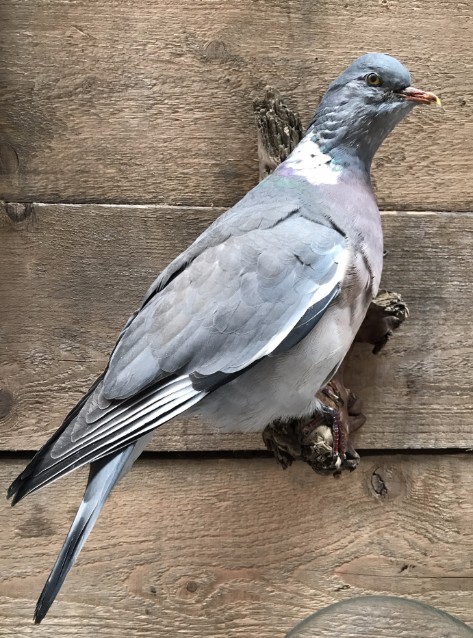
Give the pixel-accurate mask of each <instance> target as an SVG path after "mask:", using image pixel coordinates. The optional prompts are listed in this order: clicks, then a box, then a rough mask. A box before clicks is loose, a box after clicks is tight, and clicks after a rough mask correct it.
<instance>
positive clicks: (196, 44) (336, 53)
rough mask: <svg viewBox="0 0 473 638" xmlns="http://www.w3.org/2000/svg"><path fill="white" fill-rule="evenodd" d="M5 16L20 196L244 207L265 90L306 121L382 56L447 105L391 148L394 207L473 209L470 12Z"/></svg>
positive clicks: (385, 179) (52, 8) (0, 64)
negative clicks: (340, 83) (323, 99)
mask: <svg viewBox="0 0 473 638" xmlns="http://www.w3.org/2000/svg"><path fill="white" fill-rule="evenodd" d="M1 13H2V23H1V40H2V48H1V52H0V56H1V57H0V68H2V71H3V72H2V79H1V85H0V86H1V91H0V127H1V131H2V132H1V137H0V195H2V196H3V198H4V199H6V200H10V201H52V202H57V201H68V202H90V201H92V202H97V201H101V202H128V203H140V202H141V203H144V202H157V203H168V204H200V205H211V204H214V205H229V204H231V203H234V202H235V201H236V200H237V199H238V198H240V197H241V196H242V195H243V194H244V193H245V192H246V191H247V190H248V189H249V188H250V187H251V186H253V185H254V184H255V183H256V182H257V179H258V161H257V153H256V131H255V124H254V118H253V112H252V99H253V98H255V97H261V96H262V94H263V89H264V87H265V85H267V84H271V85H273V86H275V87H277V88H278V89H279V90H280V91H281V93H282V95H283V96H285V97H286V98H287V99H288V100H289V102H290V105H291V106H292V107H293V108H295V109H297V110H298V111H300V112H301V114H302V115H303V118H304V120H305V121H306V122H307V121H308V117H309V115H310V113H311V112H312V111H313V109H314V107H315V105H316V104H317V102H318V100H319V97H320V95H321V94H322V93H323V91H324V90H325V88H326V87H327V85H328V83H329V82H330V81H331V80H332V79H334V77H335V76H336V75H337V74H338V73H339V72H340V71H341V70H342V69H343V68H344V67H345V66H346V65H347V63H349V62H350V61H351V60H353V59H354V58H355V57H357V56H358V55H360V54H361V53H363V52H365V51H373V50H381V51H385V52H387V53H392V54H394V55H396V56H398V57H399V58H400V59H401V60H402V61H403V62H404V63H405V64H407V65H408V66H409V67H410V68H411V70H412V71H413V72H414V79H415V83H416V84H418V85H419V86H421V87H423V88H426V89H429V90H432V91H435V92H438V93H440V95H441V97H442V99H443V103H444V106H445V108H444V110H443V111H441V110H440V109H437V110H435V109H423V110H421V109H418V110H417V112H416V113H415V115H413V116H411V117H410V118H409V120H408V122H406V123H405V124H403V125H402V126H401V127H399V129H398V130H397V131H396V132H395V134H394V135H393V136H392V138H391V139H390V141H389V142H388V143H387V144H386V145H385V146H384V148H383V149H382V151H381V152H380V154H379V157H378V159H377V162H376V169H375V175H376V180H377V184H378V193H379V197H380V201H381V204H382V206H384V207H385V208H389V209H399V208H404V209H408V210H409V209H410V210H429V209H432V210H443V209H445V210H470V209H471V208H472V192H471V187H470V183H471V180H470V177H471V173H472V169H473V134H472V133H473V131H472V121H473V119H472V109H473V62H472V60H471V56H468V55H465V51H468V50H469V47H470V43H471V40H472V38H473V19H472V18H473V6H472V5H471V4H469V3H465V2H461V3H453V2H451V1H449V0H441V1H439V2H436V3H435V6H433V5H432V2H430V0H412V1H410V2H408V3H405V2H404V3H403V2H399V1H398V0H382V1H381V0H366V1H365V2H353V1H351V2H346V0H336V1H334V2H333V1H332V2H327V1H320V2H306V1H302V0H289V1H286V0H284V1H283V0H276V1H272V2H262V1H260V0H259V1H256V2H255V1H254V0H228V1H226V2H224V3H223V2H221V0H204V1H201V2H198V3H196V2H194V1H193V0H185V1H184V2H179V3H175V2H171V1H170V0H157V1H156V2H149V0H133V1H131V0H101V2H100V3H99V4H97V3H90V2H87V1H86V0H77V1H75V2H70V1H66V2H63V1H62V0H51V1H50V2H48V3H46V4H45V3H44V2H43V0H32V1H31V2H28V3H27V4H25V3H24V2H20V1H18V0H3V2H2V3H1ZM459 25H461V28H459Z"/></svg>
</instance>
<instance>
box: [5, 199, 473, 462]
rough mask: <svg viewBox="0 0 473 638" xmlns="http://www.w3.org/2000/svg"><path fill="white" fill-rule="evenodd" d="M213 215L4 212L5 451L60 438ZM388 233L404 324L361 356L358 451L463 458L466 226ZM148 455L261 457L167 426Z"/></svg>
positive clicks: (195, 211)
mask: <svg viewBox="0 0 473 638" xmlns="http://www.w3.org/2000/svg"><path fill="white" fill-rule="evenodd" d="M220 211H221V209H212V208H173V207H165V206H133V207H129V206H104V205H102V206H99V205H82V206H79V205H78V206H74V205H69V206H65V205H37V204H35V205H34V206H33V207H32V210H31V214H30V216H29V217H27V218H26V219H24V220H23V221H20V222H13V221H12V220H11V219H10V217H8V216H7V215H0V220H1V226H0V270H1V272H2V273H3V276H2V278H1V279H0V300H1V301H0V321H1V324H0V325H1V334H0V337H1V342H2V347H1V351H0V388H2V390H1V391H0V449H4V450H9V449H11V450H21V449H34V448H37V447H38V446H39V445H40V444H41V443H42V442H43V441H44V439H45V437H46V436H47V435H49V434H51V433H52V432H53V431H54V430H55V429H56V428H57V426H58V425H59V424H60V422H61V420H62V418H63V417H64V416H65V414H66V413H67V412H68V410H69V409H70V408H71V406H72V405H73V404H74V403H75V402H76V401H77V400H78V399H79V398H80V396H81V394H82V393H83V392H84V390H86V388H87V387H88V384H89V383H90V382H91V381H92V380H93V379H94V377H95V376H96V375H97V374H98V373H99V372H100V371H101V370H102V369H103V367H104V365H105V363H106V358H107V354H108V353H109V352H110V350H111V348H112V346H113V344H114V341H115V339H116V337H117V335H118V333H119V331H120V329H121V327H122V326H123V324H124V322H125V321H126V319H127V317H128V316H129V314H130V313H131V312H132V311H133V310H134V309H135V308H136V306H137V305H138V304H139V301H140V299H141V297H142V295H143V294H144V291H145V289H146V288H147V286H148V285H149V284H150V283H151V281H152V280H153V278H154V277H155V275H156V274H157V273H158V272H159V271H160V269H162V268H163V267H164V266H165V265H166V264H167V263H168V261H169V260H170V259H172V257H174V256H175V255H176V254H178V253H179V252H180V250H182V248H183V247H184V246H186V245H187V244H188V243H189V242H190V241H192V239H193V238H194V237H195V236H196V235H197V234H198V233H199V232H200V231H201V230H203V229H204V228H205V227H206V226H207V225H208V223H209V222H210V221H211V220H212V219H214V218H215V217H216V216H217V215H218V213H219V212H220ZM383 224H384V229H385V237H386V249H387V251H388V253H387V255H386V260H385V275H384V282H383V283H384V285H385V286H386V287H387V288H389V289H394V290H398V291H399V292H402V294H403V296H404V297H405V300H406V302H407V303H408V305H409V308H410V310H411V316H410V318H409V321H408V322H406V324H405V325H404V326H403V327H402V328H401V329H400V330H399V331H398V333H397V334H396V336H395V337H394V338H393V340H392V342H391V343H389V344H388V345H387V347H386V348H385V350H384V351H383V352H381V353H380V354H379V355H378V356H376V357H375V356H372V355H371V354H370V353H369V352H370V348H369V347H368V346H366V347H365V346H361V347H358V348H357V349H356V351H355V354H354V357H353V360H354V364H353V365H352V368H351V370H352V371H351V377H350V375H349V377H348V380H349V383H351V385H352V387H353V388H354V389H355V390H358V391H359V392H360V394H361V396H362V397H363V399H364V412H365V414H366V415H367V417H368V421H367V423H366V425H365V426H364V427H363V428H362V430H361V431H360V433H359V434H358V435H357V436H358V438H357V440H356V446H357V447H359V448H411V447H412V448H422V447H434V448H451V447H471V446H473V429H472V427H471V423H472V418H473V403H472V398H471V397H472V395H471V351H472V348H473V334H472V331H471V307H472V305H473V290H472V286H471V277H472V275H471V272H472V267H471V264H472V263H473V215H469V214H460V215H458V214H440V213H422V214H419V213H387V214H383ZM362 358H364V360H363V361H362ZM360 368H362V369H363V374H359V373H358V372H357V370H359V369H360ZM153 447H154V448H156V449H160V450H185V449H189V450H212V449H227V450H228V449H255V448H256V449H260V448H262V447H263V446H262V442H261V438H260V436H259V435H253V436H250V435H220V434H216V432H215V430H213V429H212V428H210V427H209V426H206V425H204V424H198V423H189V424H183V425H176V424H175V423H173V425H172V427H169V426H165V427H163V428H162V430H161V431H160V432H159V433H158V435H157V438H156V439H155V441H154V443H153Z"/></svg>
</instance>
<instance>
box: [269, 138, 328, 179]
mask: <svg viewBox="0 0 473 638" xmlns="http://www.w3.org/2000/svg"><path fill="white" fill-rule="evenodd" d="M311 137H312V136H311V135H310V134H309V135H307V136H306V137H304V138H303V139H302V140H301V141H300V142H299V144H298V145H297V146H296V148H295V149H294V150H293V151H292V153H291V154H290V155H289V157H288V158H287V159H286V160H285V161H284V162H283V163H282V164H280V165H279V166H278V167H277V169H276V170H275V173H277V174H278V175H288V176H289V175H297V176H299V177H304V178H305V179H306V180H307V181H308V182H310V183H311V184H314V185H318V184H336V183H337V182H338V178H339V175H340V171H339V169H338V167H337V166H335V165H334V163H333V161H332V158H331V157H330V155H326V154H325V153H322V151H321V150H320V146H319V145H318V144H317V142H314V141H313V140H312V139H311Z"/></svg>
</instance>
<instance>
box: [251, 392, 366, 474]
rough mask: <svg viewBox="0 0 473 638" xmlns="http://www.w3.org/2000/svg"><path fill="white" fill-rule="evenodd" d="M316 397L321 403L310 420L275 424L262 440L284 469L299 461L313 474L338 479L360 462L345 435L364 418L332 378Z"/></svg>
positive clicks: (356, 401)
mask: <svg viewBox="0 0 473 638" xmlns="http://www.w3.org/2000/svg"><path fill="white" fill-rule="evenodd" d="M320 394H323V396H324V399H325V400H324V401H323V402H322V403H321V407H320V409H319V410H317V412H316V413H315V414H314V415H313V416H312V417H311V418H308V419H290V420H287V421H275V422H274V423H271V424H270V425H268V426H267V427H266V428H265V430H264V432H263V441H264V443H265V445H266V447H267V448H268V450H270V451H271V452H273V454H274V456H275V458H276V460H277V461H278V462H279V464H280V465H282V467H283V468H284V469H286V468H287V467H289V466H290V465H292V463H293V462H294V461H296V460H301V461H304V462H305V463H307V464H308V465H310V467H311V468H312V469H313V470H314V472H316V473H317V474H324V475H326V474H333V475H335V476H338V475H339V474H341V472H342V471H343V470H354V469H355V468H356V467H357V465H358V463H359V461H360V457H359V455H358V454H357V452H356V450H355V448H354V447H353V445H352V443H351V441H350V438H349V435H350V433H351V432H353V431H354V430H356V429H358V428H359V427H360V426H361V425H362V424H363V423H364V421H365V417H364V415H363V413H362V412H361V402H360V400H359V399H358V398H357V397H356V396H355V395H354V394H353V393H352V392H350V390H348V389H347V388H345V386H343V384H341V383H340V382H339V381H337V380H336V379H332V381H331V382H330V384H328V385H327V386H326V388H324V390H323V391H322V393H320ZM319 398H320V397H319Z"/></svg>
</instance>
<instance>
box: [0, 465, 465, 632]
mask: <svg viewBox="0 0 473 638" xmlns="http://www.w3.org/2000/svg"><path fill="white" fill-rule="evenodd" d="M471 462H472V458H471V456H467V455H457V456H448V455H442V456H438V455H435V456H410V457H402V456H396V457H386V456H381V457H369V458H367V459H365V462H364V463H363V465H362V466H361V467H360V469H359V470H357V471H356V472H354V473H353V474H351V475H344V476H343V477H341V478H340V479H339V480H338V481H336V480H334V479H333V478H331V477H318V476H316V475H315V474H314V473H313V472H311V470H310V469H309V468H308V467H306V466H304V465H302V464H298V465H295V466H294V467H293V468H291V469H290V470H288V471H286V472H283V471H282V470H281V469H280V468H279V467H277V466H276V464H275V463H274V461H272V460H270V459H253V460H251V459H247V460H244V459H238V460H193V461H191V460H181V461H176V460H156V461H154V460H146V461H142V462H138V463H137V464H136V466H135V467H134V468H133V470H132V471H131V472H130V474H129V475H128V476H127V477H125V479H124V480H123V481H122V482H121V483H120V484H119V485H118V486H117V487H116V489H115V490H114V492H113V493H112V495H111V497H110V499H109V501H108V503H107V505H106V506H105V509H104V512H103V514H102V516H101V518H100V519H99V521H98V523H97V526H96V528H95V529H94V531H93V533H92V536H91V537H90V538H89V540H88V542H87V544H86V545H85V547H84V550H83V551H82V554H81V556H80V557H79V561H78V564H77V565H76V566H75V567H74V569H73V570H72V571H71V573H70V574H69V576H68V578H67V580H66V583H65V585H64V587H63V589H62V591H61V593H60V595H59V598H58V600H57V601H56V603H55V604H54V606H53V607H52V608H51V611H50V614H49V616H48V617H47V618H46V620H45V621H44V623H43V624H42V625H41V626H40V627H34V628H33V626H32V625H31V618H32V611H33V608H34V604H35V601H36V597H37V595H38V593H39V591H40V589H41V587H42V585H43V582H44V579H45V578H46V576H47V574H48V573H49V569H50V567H51V565H52V562H53V560H54V558H55V556H56V552H57V551H58V549H59V547H60V545H61V543H62V541H63V538H64V536H65V534H66V532H67V530H68V527H69V523H70V520H71V518H72V516H73V511H74V509H75V506H76V504H77V503H78V501H79V500H80V496H81V492H82V484H81V481H80V480H78V475H77V474H75V475H71V476H69V477H66V478H64V479H63V480H61V481H59V482H58V483H56V484H54V485H52V486H50V487H48V488H47V489H46V490H44V491H41V492H38V493H37V494H34V495H32V496H31V497H29V498H28V499H27V500H26V501H25V502H23V503H21V504H20V505H19V506H18V507H16V508H14V509H13V510H12V509H11V508H10V507H9V506H8V505H7V503H6V502H5V501H3V500H1V501H0V528H1V530H2V534H1V535H0V548H1V549H0V573H1V579H0V634H1V635H2V636H10V635H11V636H15V638H20V637H23V636H30V635H34V636H35V637H37V638H43V637H44V638H46V637H49V638H53V637H54V638H57V637H58V636H61V638H69V637H70V638H72V637H73V636H74V637H75V636H84V637H85V636H87V637H90V636H100V637H107V638H111V637H112V636H113V638H122V637H125V636H126V637H127V638H129V637H130V638H138V637H140V638H143V637H145V636H146V637H148V636H150V637H151V636H152V637H153V638H155V637H159V636H163V637H164V636H166V637H169V638H174V637H175V636H181V635H185V636H192V638H209V637H212V638H228V637H229V636H231V637H232V638H255V637H256V636H258V638H283V636H284V635H285V633H286V632H287V631H288V630H289V628H290V627H292V626H294V625H295V624H296V622H297V621H299V620H301V619H302V618H304V617H305V616H307V615H308V614H309V613H311V612H312V611H316V610H317V609H320V608H321V607H323V606H325V605H328V604H330V603H333V602H335V601H337V600H344V599H348V598H351V597H353V596H357V595H363V594H370V593H386V594H395V595H399V596H405V597H409V598H415V599H417V600H422V601H424V602H427V603H429V604H432V605H434V606H438V607H440V608H441V609H444V610H445V611H448V612H450V613H452V614H455V615H457V616H458V617H459V618H461V619H462V620H464V621H465V622H468V623H470V624H473V568H472V566H471V556H472V554H473V534H472V526H471V520H472V516H473V503H472V499H471V494H472V492H473V474H472V472H471ZM21 467H22V463H20V462H19V461H17V460H15V461H3V462H2V463H1V464H0V483H1V484H2V485H7V484H8V483H9V481H10V480H12V479H13V478H14V477H15V476H16V474H17V473H18V472H19V471H20V469H21ZM82 478H85V476H84V473H82ZM366 635H369V634H366ZM388 635H389V634H388ZM432 635H435V634H432ZM417 638H421V636H417ZM422 638H424V637H423V636H422Z"/></svg>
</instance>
